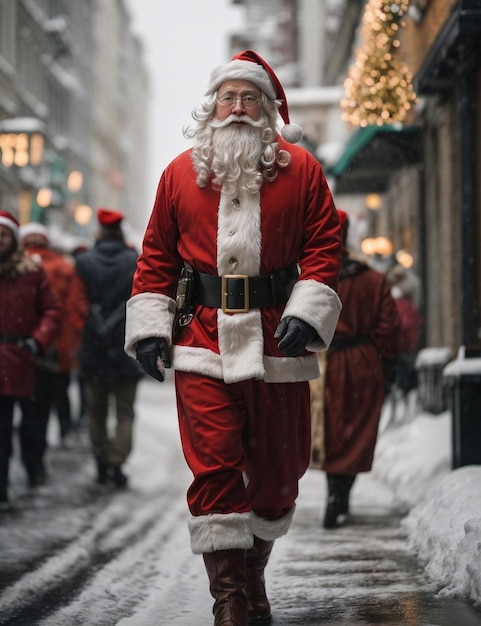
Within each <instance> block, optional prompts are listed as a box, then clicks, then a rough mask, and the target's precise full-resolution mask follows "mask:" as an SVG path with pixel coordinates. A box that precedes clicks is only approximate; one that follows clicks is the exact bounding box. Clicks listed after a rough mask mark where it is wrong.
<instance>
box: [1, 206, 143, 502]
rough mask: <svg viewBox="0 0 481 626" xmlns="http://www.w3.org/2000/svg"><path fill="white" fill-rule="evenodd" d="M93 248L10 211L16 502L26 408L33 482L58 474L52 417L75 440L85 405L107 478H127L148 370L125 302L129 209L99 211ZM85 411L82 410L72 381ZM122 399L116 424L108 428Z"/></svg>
mask: <svg viewBox="0 0 481 626" xmlns="http://www.w3.org/2000/svg"><path fill="white" fill-rule="evenodd" d="M97 218H98V225H99V229H98V235H97V238H96V241H95V243H94V245H93V246H92V248H91V249H84V250H82V251H78V253H77V254H75V255H67V254H66V253H65V252H63V251H60V250H57V249H55V247H54V246H53V245H52V242H51V241H50V235H49V231H48V229H47V227H46V226H45V225H44V224H41V223H37V222H29V223H27V224H24V225H21V226H20V224H19V223H18V221H17V219H16V218H15V217H14V216H13V215H12V214H11V213H8V212H6V211H0V307H1V314H0V506H1V508H2V509H4V510H10V509H11V508H12V506H13V503H12V489H11V486H10V481H9V469H10V457H11V455H12V450H13V437H14V434H15V428H14V427H15V425H16V422H15V417H16V416H17V415H18V435H19V448H20V459H21V464H22V466H23V467H24V469H25V473H26V479H27V483H28V486H29V488H32V489H34V488H36V487H38V486H40V485H42V484H44V483H45V482H46V481H47V480H48V470H47V467H48V464H47V462H46V455H47V450H48V425H49V420H50V419H51V416H52V415H56V416H57V419H58V430H59V435H60V442H61V444H62V445H67V442H68V440H69V437H71V435H72V432H73V430H74V429H75V428H76V427H77V426H78V425H79V421H80V420H81V419H82V417H83V416H84V415H85V418H86V421H87V427H88V432H89V438H90V445H91V449H92V456H93V458H94V460H95V463H96V469H97V482H98V483H99V484H102V485H104V484H112V485H114V486H115V487H125V486H126V485H127V482H128V477H127V476H126V474H125V473H124V472H123V469H122V466H123V465H124V463H125V461H126V460H127V457H128V455H129V454H130V451H131V449H132V432H133V420H134V402H135V396H136V388H137V383H138V381H139V379H140V378H141V377H142V376H143V371H142V369H141V367H140V366H139V365H138V363H137V362H136V361H135V360H134V359H131V358H130V357H128V356H127V355H126V353H125V351H124V349H123V344H124V334H125V303H126V301H127V300H128V299H129V297H130V293H131V288H132V279H133V274H134V271H135V268H136V261H137V256H138V252H137V251H136V250H135V249H133V248H132V246H131V245H129V244H128V242H126V241H125V238H124V234H123V230H122V224H121V223H122V220H123V214H122V213H120V212H118V211H115V210H111V209H106V208H100V209H98V211H97ZM73 378H75V381H76V383H77V384H78V386H79V400H80V402H79V404H80V415H78V416H76V417H77V419H74V416H73V415H72V403H71V385H72V382H73ZM110 398H112V399H113V400H114V401H115V411H114V413H115V415H114V417H115V428H114V433H113V434H112V433H110V432H109V429H108V424H107V422H108V417H109V411H110V402H109V400H110Z"/></svg>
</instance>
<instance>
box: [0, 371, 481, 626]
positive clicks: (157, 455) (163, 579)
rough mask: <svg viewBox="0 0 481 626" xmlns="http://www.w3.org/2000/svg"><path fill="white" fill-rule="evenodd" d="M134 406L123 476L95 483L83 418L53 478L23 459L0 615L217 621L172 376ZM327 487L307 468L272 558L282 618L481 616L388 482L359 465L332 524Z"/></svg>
mask: <svg viewBox="0 0 481 626" xmlns="http://www.w3.org/2000/svg"><path fill="white" fill-rule="evenodd" d="M159 406H162V407H163V410H164V421H162V422H159V418H158V411H159V409H158V407H159ZM138 414H139V423H138V424H137V431H138V436H137V439H136V448H135V452H134V454H133V458H132V462H131V463H130V462H129V463H130V467H129V470H130V474H131V478H132V480H131V485H130V487H129V488H128V489H127V490H124V491H116V490H114V489H108V488H107V489H106V488H99V487H97V486H96V485H95V481H94V477H95V476H94V467H93V464H92V462H91V459H90V453H89V448H88V439H87V433H86V431H85V430H83V431H80V432H79V433H78V434H77V437H76V439H75V440H74V442H73V446H72V448H71V449H62V448H60V447H58V446H52V447H51V449H50V450H49V474H50V480H49V483H48V485H46V486H45V487H41V488H40V489H38V490H36V491H35V492H29V491H27V490H26V489H25V488H24V487H22V485H23V482H24V477H23V474H22V472H21V470H20V468H19V466H18V464H17V465H15V467H14V480H15V481H16V483H17V501H16V510H15V512H13V513H9V514H0V624H1V626H116V625H118V626H154V625H159V624H160V625H163V624H165V625H167V624H169V625H176V626H211V625H212V617H211V606H212V600H211V598H210V596H209V592H208V583H207V578H206V575H205V572H204V570H203V563H202V559H201V558H200V557H198V556H193V555H192V554H191V552H190V547H189V539H188V533H187V528H186V519H187V516H188V513H187V511H186V506H185V488H186V485H188V482H189V480H190V476H189V474H188V471H187V470H186V468H185V464H184V462H183V459H182V458H181V455H180V454H179V447H178V439H177V429H176V423H175V405H174V402H173V399H172V388H171V387H169V385H165V386H158V385H155V383H154V384H151V383H143V385H142V388H141V393H140V394H139V406H138ZM143 420H144V421H143ZM149 420H150V421H149ZM159 464H161V466H162V472H159V471H158V468H159ZM146 468H149V469H148V473H147V470H146ZM156 468H157V470H156ZM324 500H325V492H324V476H323V474H322V473H321V472H317V471H315V470H310V471H309V472H308V473H307V474H306V476H305V477H304V478H303V480H302V482H301V494H300V497H299V501H298V506H297V510H296V514H295V516H294V521H293V524H292V527H291V530H290V532H289V533H288V535H286V536H285V537H283V538H281V539H279V540H278V541H277V542H276V544H275V546H274V550H273V553H272V557H271V560H270V563H269V566H268V569H267V571H266V586H267V589H268V593H269V598H270V600H271V604H272V610H273V621H272V624H273V626H281V625H282V626H288V625H290V626H294V625H303V626H363V625H386V626H387V625H389V626H481V608H476V607H474V606H473V605H472V604H471V603H470V602H467V601H464V600H463V599H452V598H443V597H439V596H438V594H437V589H436V587H435V586H434V585H433V584H432V583H431V582H430V581H429V580H428V579H427V578H426V576H425V574H424V572H423V569H422V568H421V566H420V564H419V563H418V562H417V560H416V557H415V555H414V554H413V552H412V551H411V549H410V548H409V545H408V542H407V538H406V534H405V532H404V530H403V528H402V524H401V520H402V513H401V512H400V511H397V510H396V508H395V507H394V506H393V504H392V498H391V496H390V493H389V491H388V490H387V489H386V487H384V486H383V485H380V484H377V483H376V482H375V481H374V478H373V477H371V476H370V475H363V476H362V477H360V478H359V480H358V482H357V483H356V485H355V488H354V490H353V495H352V517H351V520H350V523H349V524H348V525H346V526H345V527H343V528H340V529H336V530H324V529H323V528H322V527H321V515H322V512H323V503H324Z"/></svg>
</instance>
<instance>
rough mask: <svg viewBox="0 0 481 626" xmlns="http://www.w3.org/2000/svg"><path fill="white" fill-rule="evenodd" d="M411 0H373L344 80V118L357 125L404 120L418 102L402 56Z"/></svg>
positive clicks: (364, 19) (365, 12)
mask: <svg viewBox="0 0 481 626" xmlns="http://www.w3.org/2000/svg"><path fill="white" fill-rule="evenodd" d="M408 5H409V0H397V1H396V3H393V2H392V1H391V2H390V1H389V0H369V2H368V3H367V5H366V8H365V10H364V15H363V20H362V25H361V36H362V40H363V42H364V45H363V47H362V48H360V49H359V50H357V52H356V55H355V60H354V63H353V64H352V65H351V67H350V68H349V73H348V76H347V78H346V80H345V81H344V97H343V98H342V100H341V107H342V109H343V113H342V119H343V120H345V121H347V122H349V123H351V124H353V125H354V126H369V125H377V126H382V125H384V124H392V123H394V122H402V121H403V120H404V119H405V117H406V115H407V113H408V111H409V109H410V108H411V107H412V105H413V104H414V103H415V102H416V94H415V93H414V90H413V86H412V74H411V72H410V71H409V69H408V67H407V66H406V64H405V63H402V62H401V61H400V59H399V48H400V46H401V42H400V40H399V30H400V28H402V27H404V26H405V22H404V20H403V16H404V15H405V14H406V12H407V10H408Z"/></svg>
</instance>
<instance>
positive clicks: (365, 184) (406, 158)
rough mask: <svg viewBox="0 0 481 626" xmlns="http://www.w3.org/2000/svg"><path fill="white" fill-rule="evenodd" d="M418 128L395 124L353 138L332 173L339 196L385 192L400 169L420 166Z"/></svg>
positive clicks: (361, 131)
mask: <svg viewBox="0 0 481 626" xmlns="http://www.w3.org/2000/svg"><path fill="white" fill-rule="evenodd" d="M420 137H421V132H420V128H419V127H418V126H402V125H401V124H392V125H385V126H366V127H363V128H359V129H358V130H356V131H355V132H354V134H353V135H352V136H351V138H350V140H349V142H348V143H347V145H346V147H345V149H344V152H343V154H342V155H341V157H340V158H339V160H338V161H337V163H336V164H335V165H334V166H332V167H331V168H330V169H329V170H328V172H327V173H328V174H330V175H331V176H334V178H335V179H336V191H337V192H338V193H371V192H380V191H384V190H385V189H386V188H387V184H388V181H389V177H390V176H391V175H392V174H393V173H394V172H395V171H396V170H397V169H399V168H401V167H403V166H405V165H410V164H414V163H417V162H419V160H420V155H421V146H420Z"/></svg>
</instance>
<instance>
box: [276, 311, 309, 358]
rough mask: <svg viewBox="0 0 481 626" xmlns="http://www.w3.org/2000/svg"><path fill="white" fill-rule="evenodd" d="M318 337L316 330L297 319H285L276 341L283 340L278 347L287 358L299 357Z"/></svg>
mask: <svg viewBox="0 0 481 626" xmlns="http://www.w3.org/2000/svg"><path fill="white" fill-rule="evenodd" d="M316 337H317V332H316V331H315V330H314V328H312V326H309V324H307V323H306V322H303V321H302V320H300V319H298V318H297V317H285V318H284V319H283V320H281V321H280V322H279V325H278V326H277V328H276V332H275V334H274V338H275V339H279V338H280V339H281V340H280V341H279V344H278V347H279V350H282V352H284V354H285V355H286V356H298V355H299V354H301V352H304V350H305V349H306V346H307V344H309V343H311V342H312V341H314V339H315V338H316Z"/></svg>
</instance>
